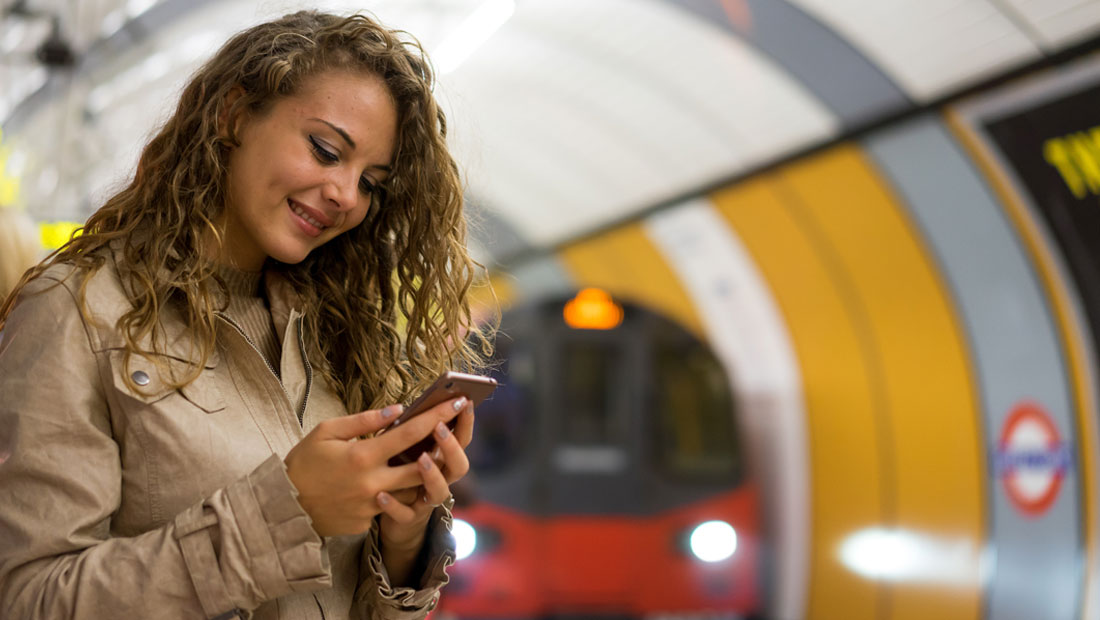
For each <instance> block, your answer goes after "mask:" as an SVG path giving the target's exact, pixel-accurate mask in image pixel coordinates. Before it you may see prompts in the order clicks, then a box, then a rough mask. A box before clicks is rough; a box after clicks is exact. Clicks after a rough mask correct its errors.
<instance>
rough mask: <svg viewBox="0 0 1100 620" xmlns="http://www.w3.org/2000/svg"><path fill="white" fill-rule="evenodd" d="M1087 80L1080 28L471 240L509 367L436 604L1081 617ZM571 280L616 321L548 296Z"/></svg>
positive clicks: (1088, 433) (1090, 495)
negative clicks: (590, 205) (1012, 73)
mask: <svg viewBox="0 0 1100 620" xmlns="http://www.w3.org/2000/svg"><path fill="white" fill-rule="evenodd" d="M1097 110H1100V58H1097V57H1096V56H1086V57H1084V58H1082V59H1079V60H1077V61H1076V62H1074V63H1070V64H1068V65H1066V66H1064V67H1060V68H1059V69H1057V70H1049V71H1046V72H1043V73H1040V74H1037V75H1031V76H1028V77H1026V78H1024V79H1022V80H1018V81H1014V82H1009V83H1007V84H1004V85H1002V86H999V87H997V88H994V89H990V90H985V91H981V92H978V93H975V94H973V95H972V96H970V97H967V98H964V99H960V100H958V101H955V102H953V103H951V104H950V105H947V106H944V107H941V108H937V109H933V110H930V111H927V112H925V113H922V114H916V115H912V116H910V117H907V118H906V119H903V120H902V121H899V122H895V123H890V124H887V125H885V126H884V127H882V128H879V129H876V130H873V131H869V132H867V133H866V134H863V135H860V136H858V137H855V138H852V139H848V140H843V141H839V142H837V143H834V144H830V145H828V146H825V147H823V148H820V149H817V150H815V151H813V152H810V153H808V154H806V155H804V156H801V157H798V158H795V159H792V160H789V161H786V162H783V163H781V164H778V165H776V166H773V167H770V168H767V169H764V170H762V171H760V172H758V173H755V174H752V175H749V176H747V177H745V178H743V179H739V180H737V181H735V182H733V183H730V184H727V185H725V186H721V187H718V188H716V189H714V190H713V191H711V192H708V193H707V194H706V195H703V196H699V197H697V198H694V199H690V200H685V201H683V202H680V203H678V204H672V205H668V206H666V207H664V208H661V209H656V210H654V211H653V212H651V213H649V214H647V215H645V216H643V217H640V218H632V219H629V220H627V221H624V222H622V223H620V224H616V225H612V226H608V227H606V228H604V229H602V230H599V231H597V232H595V233H593V234H591V235H588V236H586V237H584V238H581V239H578V240H575V241H572V242H569V243H566V244H563V245H561V246H559V247H558V248H557V249H556V250H555V251H553V252H550V253H543V254H540V255H534V256H530V257H520V258H519V259H517V260H516V261H514V262H513V263H512V264H510V265H509V266H508V267H507V268H502V269H499V270H498V271H496V272H495V274H494V275H493V278H492V280H493V283H494V287H495V290H496V292H497V295H498V296H499V298H500V299H501V300H502V302H503V305H504V307H505V315H504V316H505V317H506V320H505V321H504V323H503V327H502V329H503V332H504V334H506V335H507V336H508V338H506V339H502V340H501V343H500V349H499V355H500V359H501V362H502V366H501V368H502V369H503V371H502V372H503V373H504V376H502V377H501V379H502V381H503V382H504V383H505V384H510V385H511V388H510V391H505V392H504V393H503V394H501V395H500V396H499V397H498V398H497V399H495V400H494V401H492V402H491V403H489V404H487V405H486V406H485V407H483V411H482V412H481V413H479V422H478V434H477V436H476V438H475V442H474V444H473V445H472V446H471V449H472V450H474V451H475V453H476V454H478V455H479V458H480V459H483V462H481V463H475V471H476V472H477V475H478V493H479V497H481V499H480V501H478V502H477V503H476V504H474V505H472V506H470V507H468V508H465V509H462V508H460V509H459V510H458V512H457V513H456V514H458V515H459V517H460V518H461V519H464V520H466V521H467V522H468V523H469V524H470V525H471V526H472V527H473V529H474V530H476V532H477V534H478V543H477V548H476V549H475V550H474V551H473V553H472V554H471V555H470V556H469V557H468V558H466V559H463V560H460V561H459V562H458V564H457V566H456V567H455V568H454V569H453V570H454V582H455V583H454V584H452V586H450V587H449V588H448V590H447V591H446V592H445V594H444V596H443V600H442V603H441V610H443V611H444V612H445V613H447V614H451V615H453V616H457V617H483V616H486V617H487V616H491V615H494V614H493V613H490V610H493V609H496V610H501V611H500V612H499V613H506V614H510V616H509V617H546V616H548V615H549V616H553V615H558V614H566V615H568V614H575V615H580V616H601V615H607V616H624V617H683V618H692V617H715V615H717V616H719V617H743V616H747V615H749V614H752V613H759V614H761V615H762V617H768V618H780V619H784V620H786V619H797V618H813V619H826V620H831V619H833V618H838V619H847V618H889V619H909V618H911V619H914V620H916V619H921V620H924V619H928V618H937V619H940V618H958V619H970V618H974V619H977V618H1007V619H1015V618H1019V619H1029V620H1030V619H1035V618H1085V619H1092V618H1098V617H1100V608H1098V607H1097V594H1098V590H1097V585H1098V578H1100V571H1098V565H1097V553H1096V545H1097V531H1098V530H1097V519H1098V508H1097V494H1096V480H1097V478H1096V476H1097V471H1096V455H1097V425H1096V418H1097V406H1096V381H1097V374H1096V352H1097V351H1098V350H1100V347H1098V344H1100V343H1098V341H1097V335H1098V334H1100V275H1098V274H1100V269H1098V265H1100V226H1098V225H1100V211H1098V209H1097V207H1098V206H1100V205H1098V204H1097V200H1098V196H1100V114H1098V113H1097V112H1096V111H1097ZM589 288H592V289H594V290H597V289H598V290H601V291H606V294H608V295H609V297H607V298H604V299H605V302H606V303H616V304H620V305H621V307H622V308H623V317H624V318H623V322H622V325H620V326H618V327H615V328H613V329H606V330H601V329H574V328H570V327H569V325H568V321H567V320H566V319H565V313H566V312H567V308H568V307H569V304H577V303H580V301H581V300H583V299H585V298H586V296H588V297H591V296H593V295H595V296H596V297H599V295H601V294H600V293H595V292H592V291H589V292H586V293H583V294H581V295H580V296H578V297H573V295H574V293H575V292H576V291H578V290H584V289H589ZM607 299H610V300H613V301H611V302H607V301H606V300H607ZM565 300H570V301H568V302H566V301H565ZM726 390H728V396H727V395H726V394H727V392H726ZM727 402H728V404H727ZM665 407H670V408H671V409H670V410H674V411H675V413H674V414H672V413H666V410H665V409H664V408H665ZM704 409H705V410H706V411H707V413H705V414H704V413H702V411H703V410H704ZM596 411H598V412H602V413H601V415H602V416H603V417H599V416H597V415H596V414H595V413H593V412H596ZM717 415H721V416H726V417H727V419H726V421H725V422H719V420H718V418H717V417H716V416H717ZM521 421H522V422H521ZM726 422H732V426H730V427H729V428H728V432H727V429H726V427H724V426H721V425H724V424H725V423H726ZM704 423H705V424H706V425H711V424H719V425H720V426H714V427H711V426H706V428H705V429H704V428H703V426H701V425H702V424H704ZM616 424H618V425H620V426H618V427H616V426H615V425H616ZM601 425H602V426H601ZM616 428H618V429H619V431H620V432H623V433H625V434H623V435H621V436H615V437H616V438H615V439H608V437H610V435H606V433H612V432H613V430H614V429H616ZM597 429H598V430H597ZM573 433H576V434H577V435H576V436H575V437H574V435H573ZM601 433H604V434H601ZM688 433H691V434H692V435H688ZM702 434H705V435H707V436H708V439H707V441H708V442H709V443H702V444H698V449H702V450H704V451H705V450H710V449H715V450H718V449H719V447H721V446H726V449H728V452H724V453H722V454H719V453H718V452H715V453H714V454H713V455H712V456H713V457H714V460H706V459H703V460H699V459H700V458H701V454H702V453H698V454H695V456H691V457H690V458H688V460H686V461H683V462H684V463H685V464H691V463H693V462H694V463H695V465H691V466H692V467H695V466H701V467H703V469H701V470H699V471H698V472H696V473H698V474H699V477H698V478H695V477H688V478H685V479H684V480H686V481H687V482H683V481H674V477H673V476H671V475H669V474H671V472H670V471H668V470H667V469H665V468H666V467H667V466H668V464H669V461H668V460H667V459H668V458H669V455H670V454H675V449H678V448H677V446H681V445H687V444H680V443H678V442H682V441H688V439H689V438H691V437H694V438H695V439H694V440H697V441H701V440H702V439H701V436H702ZM597 438H602V439H599V440H598V439H597ZM603 440H606V441H610V445H611V446H613V447H612V448H608V447H607V445H605V444H603V443H600V441H603ZM586 442H591V443H586ZM670 449H672V450H674V451H673V452H672V453H669V452H667V450H670ZM662 450H664V451H665V452H662ZM683 456H685V455H680V456H678V457H674V458H680V457H683ZM707 458H710V457H707ZM692 459H695V460H694V461H693V460H692ZM709 467H714V468H716V469H715V472H714V473H715V474H716V475H717V472H718V471H719V470H721V471H722V472H723V474H722V475H720V476H717V477H715V478H713V481H711V479H710V478H709V475H710V474H705V475H704V473H705V472H704V471H703V470H705V469H706V468H709ZM724 468H728V469H724ZM567 491H568V492H567ZM651 498H652V500H651ZM650 501H652V502H654V504H650V503H649V502H650ZM658 506H659V508H658ZM708 520H719V521H723V522H725V523H728V524H729V525H730V526H731V527H732V530H733V531H734V532H736V536H737V549H736V551H735V552H734V554H733V555H732V556H731V557H730V558H729V559H727V560H724V562H725V564H724V565H723V564H719V563H715V564H710V563H707V562H703V561H701V560H699V559H698V558H695V557H692V555H691V552H690V546H685V544H684V540H685V536H689V534H687V532H688V531H689V530H690V529H691V528H692V527H695V526H696V525H697V524H699V523H702V522H705V521H708ZM628 540H629V541H631V542H629V543H628V542H627V541H628ZM520 541H523V542H520ZM535 566H541V567H542V569H543V571H542V572H537V573H536V571H535V568H534V567H535ZM719 567H722V568H719ZM627 592H630V594H629V595H627V594H625V593H627ZM504 610H507V611H504ZM722 614H726V616H723V615H722Z"/></svg>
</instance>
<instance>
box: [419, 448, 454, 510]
mask: <svg viewBox="0 0 1100 620" xmlns="http://www.w3.org/2000/svg"><path fill="white" fill-rule="evenodd" d="M417 464H419V465H420V475H421V476H422V477H423V478H424V491H423V494H422V499H423V502H424V503H425V504H427V505H429V506H431V507H433V508H434V507H435V506H438V505H440V504H442V503H443V502H445V501H447V498H448V497H450V496H451V487H450V486H449V485H448V484H447V478H446V477H444V476H443V472H442V471H441V470H440V469H439V466H437V465H436V464H435V461H433V460H432V459H430V458H428V455H427V454H421V455H420V458H419V459H417Z"/></svg>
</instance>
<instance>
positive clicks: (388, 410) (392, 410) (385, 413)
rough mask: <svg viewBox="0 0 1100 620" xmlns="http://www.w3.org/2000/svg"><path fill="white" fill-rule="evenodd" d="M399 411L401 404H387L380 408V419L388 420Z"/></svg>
mask: <svg viewBox="0 0 1100 620" xmlns="http://www.w3.org/2000/svg"><path fill="white" fill-rule="evenodd" d="M400 411H401V405H389V406H387V407H383V408H382V419H383V420H388V419H390V418H392V417H393V416H395V415H397V414H398V413H399V412H400Z"/></svg>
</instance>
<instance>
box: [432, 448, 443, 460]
mask: <svg viewBox="0 0 1100 620" xmlns="http://www.w3.org/2000/svg"><path fill="white" fill-rule="evenodd" d="M442 457H443V449H442V448H436V449H435V450H432V460H433V461H438V460H439V459H440V458H442Z"/></svg>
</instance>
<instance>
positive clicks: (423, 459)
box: [416, 452, 432, 471]
mask: <svg viewBox="0 0 1100 620" xmlns="http://www.w3.org/2000/svg"><path fill="white" fill-rule="evenodd" d="M416 460H418V461H420V469H423V470H424V471H428V470H429V469H431V468H432V458H431V457H430V456H428V453H427V452H422V453H421V454H420V458H418V459H416Z"/></svg>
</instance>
